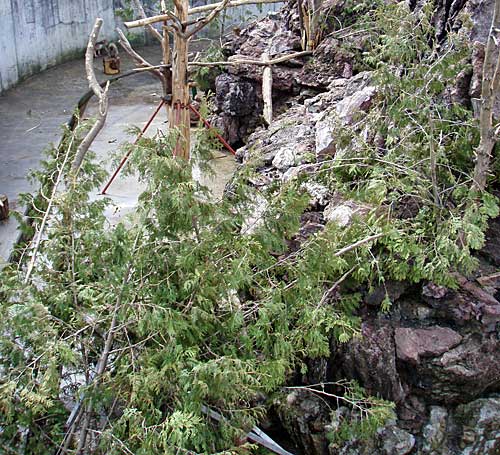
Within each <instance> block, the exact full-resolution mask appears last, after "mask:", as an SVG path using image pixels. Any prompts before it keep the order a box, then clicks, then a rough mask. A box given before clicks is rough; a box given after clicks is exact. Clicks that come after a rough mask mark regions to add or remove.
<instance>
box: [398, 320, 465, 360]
mask: <svg viewBox="0 0 500 455" xmlns="http://www.w3.org/2000/svg"><path fill="white" fill-rule="evenodd" d="M394 340H395V342H396V355H397V357H398V359H400V360H402V361H404V362H410V363H413V364H418V363H419V362H420V357H437V356H439V355H441V354H443V353H445V352H446V351H449V350H450V349H452V348H454V347H455V346H457V345H458V344H460V342H461V341H462V336H461V335H459V334H458V333H457V332H455V331H454V330H452V329H449V328H447V327H439V326H435V327H431V328H428V329H413V328H403V327H399V328H397V329H396V330H395V331H394Z"/></svg>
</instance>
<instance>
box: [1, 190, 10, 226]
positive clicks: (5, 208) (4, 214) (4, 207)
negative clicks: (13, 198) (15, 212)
mask: <svg viewBox="0 0 500 455" xmlns="http://www.w3.org/2000/svg"><path fill="white" fill-rule="evenodd" d="M7 218H9V199H8V198H7V196H6V195H5V194H0V221H4V220H6V219H7Z"/></svg>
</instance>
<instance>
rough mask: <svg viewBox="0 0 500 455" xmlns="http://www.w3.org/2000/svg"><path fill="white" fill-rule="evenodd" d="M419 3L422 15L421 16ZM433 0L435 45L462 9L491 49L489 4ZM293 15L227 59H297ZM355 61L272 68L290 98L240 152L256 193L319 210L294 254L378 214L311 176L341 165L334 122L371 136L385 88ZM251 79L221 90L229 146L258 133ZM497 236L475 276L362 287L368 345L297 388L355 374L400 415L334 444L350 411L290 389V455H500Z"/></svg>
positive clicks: (319, 56)
mask: <svg viewBox="0 0 500 455" xmlns="http://www.w3.org/2000/svg"><path fill="white" fill-rule="evenodd" d="M334 3H335V2H334ZM422 3H423V2H418V4H417V5H414V7H415V8H417V7H422ZM436 3H437V6H436V11H437V14H436V16H435V21H434V22H435V28H436V36H438V37H439V36H442V34H443V33H444V30H446V26H445V25H444V24H446V23H447V21H448V20H450V18H451V19H453V18H454V17H455V16H456V15H457V12H458V11H459V10H460V9H462V8H465V7H466V8H467V11H468V12H469V14H470V16H471V18H472V23H473V28H472V32H471V37H470V40H471V43H475V42H477V41H478V42H479V46H480V45H481V43H484V41H485V37H486V34H487V31H488V29H489V23H490V21H491V11H492V5H493V2H492V1H491V0H469V2H467V3H466V2H463V1H460V0H459V1H457V2H448V3H446V2H442V1H439V2H436ZM451 3H453V5H452V6H451V7H450V4H451ZM446 5H448V6H446ZM292 13H293V12H291V11H290V10H288V11H287V10H285V11H284V12H282V13H280V15H277V16H276V17H273V16H271V17H269V16H268V17H267V18H266V19H264V20H263V21H260V22H258V23H255V24H252V25H250V26H249V27H248V28H247V29H245V30H243V31H242V32H241V33H240V35H239V36H238V37H236V38H235V39H234V40H233V43H232V49H231V52H232V53H233V54H234V55H244V56H251V57H257V56H258V55H260V54H261V53H262V52H264V50H266V51H270V50H271V49H273V46H274V45H276V47H278V46H277V45H278V44H279V49H280V50H279V51H277V52H276V53H275V54H274V55H280V54H286V53H289V52H292V51H294V50H297V48H296V45H297V44H296V40H297V35H296V33H293V27H292V26H290V23H291V22H290V21H287V20H286V18H287V17H288V18H289V17H290V16H293V14H292ZM287 14H288V15H287ZM451 24H452V25H453V24H454V22H453V21H452V22H451ZM449 28H451V26H449ZM354 44H355V45H356V44H357V43H354ZM259 46H260V47H259ZM474 46H476V44H474ZM353 47H354V46H353ZM474 49H475V48H474ZM479 49H481V47H479ZM271 53H272V52H271ZM479 55H480V54H479V53H478V54H477V55H473V56H472V57H471V61H472V66H473V69H471V70H470V71H471V73H472V80H471V78H469V79H468V81H467V84H465V95H466V97H468V98H469V99H470V97H471V96H473V92H472V89H473V88H474V83H476V85H477V83H478V82H477V81H480V80H481V79H482V73H481V71H482V69H481V68H482V60H481V57H480V56H479ZM353 60H354V59H353V57H352V55H351V56H350V55H348V54H346V53H344V54H342V53H341V49H338V46H337V44H336V42H335V40H334V39H333V38H331V37H328V38H326V39H325V40H324V41H323V42H322V43H321V45H320V46H319V47H318V49H317V50H316V52H315V55H314V57H313V58H310V59H309V60H304V61H302V63H299V64H290V63H287V64H283V65H280V66H279V67H277V68H273V74H274V73H275V74H276V78H275V79H274V80H273V89H274V94H275V96H276V94H280V95H281V94H283V93H284V94H286V96H287V97H288V98H287V102H286V106H285V108H286V109H283V110H281V111H279V112H276V115H275V117H274V119H273V121H272V122H271V124H270V125H268V126H267V127H266V126H260V127H257V128H256V129H255V131H254V132H252V133H251V134H250V135H249V136H247V137H244V141H245V144H246V145H245V146H244V147H241V148H239V149H238V151H237V158H238V159H239V160H240V161H241V163H242V164H243V165H245V163H247V162H250V163H254V162H255V160H254V158H255V157H258V164H257V174H256V175H255V176H253V177H252V179H251V180H250V182H249V185H251V186H252V187H254V188H255V189H256V190H257V191H256V194H262V193H264V190H265V189H266V187H270V186H272V185H281V184H284V183H286V182H288V181H290V180H292V179H296V178H298V177H300V178H302V181H303V183H302V187H303V188H304V189H305V190H306V191H307V193H308V194H309V196H310V205H309V207H308V209H307V211H306V212H305V213H304V215H303V217H302V220H301V228H300V231H299V233H298V234H297V236H296V237H294V238H293V239H292V240H291V241H290V244H289V247H290V251H296V250H297V249H298V247H299V246H300V244H301V242H303V241H304V240H305V239H307V237H308V236H310V235H313V234H314V233H316V232H318V231H321V230H322V229H324V226H325V225H326V224H327V223H329V222H332V221H335V222H336V223H337V224H338V225H339V226H341V227H344V226H347V225H348V224H349V223H350V222H351V219H352V218H353V217H354V216H358V217H363V215H364V214H366V213H367V212H368V211H369V207H365V206H363V205H361V204H360V203H359V202H357V201H354V200H348V199H346V198H344V197H342V195H339V194H337V193H334V194H332V193H331V192H330V190H329V189H328V188H327V187H325V186H322V185H320V184H318V183H316V182H314V180H313V179H312V177H311V179H310V180H309V179H308V176H309V175H311V176H312V175H313V174H314V172H315V170H316V169H319V167H320V166H321V164H322V163H324V162H325V161H326V160H334V159H342V157H343V154H344V153H345V149H344V145H343V144H342V143H341V142H339V141H338V140H337V139H336V137H335V133H336V130H335V124H338V123H341V124H343V125H350V126H351V127H352V128H354V129H353V134H352V139H351V140H352V141H356V140H361V139H364V138H365V137H369V134H370V132H369V131H368V130H367V129H365V127H364V125H363V119H364V116H365V115H367V113H368V112H369V111H370V109H372V107H373V106H374V105H375V103H376V98H377V96H378V94H379V92H380V89H379V88H378V87H377V86H376V85H375V84H376V82H375V79H374V78H373V73H372V72H370V71H365V72H357V71H356V70H355V65H354V62H353ZM242 71H243V70H242V69H239V68H236V69H233V68H230V69H228V72H227V74H223V75H221V76H219V79H218V84H217V93H216V96H217V97H218V98H217V101H219V99H220V100H223V101H224V102H222V101H221V102H217V103H216V104H217V108H218V110H219V119H220V120H221V123H222V126H223V127H225V128H226V129H225V130H224V131H225V132H226V134H228V137H229V138H230V140H234V137H235V136H237V135H238V134H242V132H244V131H245V128H246V127H247V126H249V127H251V126H252V123H251V122H252V121H253V117H251V113H249V111H250V110H249V109H248V106H249V105H252V106H253V110H254V112H257V115H258V114H259V113H260V112H261V103H260V100H259V96H257V100H256V101H255V100H254V98H255V97H253V95H252V97H250V96H249V95H248V94H249V93H250V92H251V90H250V89H249V88H248V87H249V86H250V87H253V89H254V90H255V91H256V93H257V95H259V94H258V90H259V87H260V84H261V79H260V74H261V70H260V69H257V70H254V71H253V72H252V71H251V70H250V71H247V70H246V68H245V72H244V73H243V72H242ZM475 81H476V82H475ZM286 84H288V85H286ZM228 87H230V89H228ZM469 88H470V89H471V92H469ZM228 92H231V93H232V94H234V96H229V95H228ZM238 94H245V95H247V97H246V98H244V97H243V96H236V95H238ZM313 95H314V96H313ZM243 108H245V109H243ZM221 129H222V128H221ZM248 129H249V130H251V128H248ZM239 138H240V139H241V136H240V137H239ZM373 140H374V142H376V143H378V142H379V139H377V138H374V139H373ZM311 156H313V157H314V158H311ZM266 203H267V201H266V200H265V199H264V200H263V201H260V200H257V201H256V202H255V207H252V217H253V218H252V219H257V218H261V217H262V213H263V211H265V204H266ZM412 210H413V208H412V207H411V204H407V207H406V208H405V209H404V210H402V211H401V214H400V216H401V217H405V218H407V217H408V218H409V217H411V216H413V215H412V214H411V212H412ZM499 239H500V218H497V219H495V220H492V221H491V222H490V226H489V229H488V230H487V232H486V245H485V246H484V248H483V249H482V250H481V251H480V252H478V256H479V258H480V267H479V269H478V270H477V272H476V275H474V276H470V277H464V276H461V275H457V276H456V279H457V289H455V290H452V289H447V288H445V287H442V286H438V285H436V284H435V283H432V282H420V283H418V284H415V283H409V282H400V281H389V280H388V281H386V282H385V284H384V286H383V287H382V286H381V287H380V288H377V289H374V290H373V291H371V292H365V290H360V291H361V292H364V294H363V302H362V304H361V305H360V310H359V316H360V319H361V321H362V322H361V334H362V336H361V337H360V338H355V339H352V340H351V341H349V342H347V343H338V342H335V341H334V340H332V342H331V351H330V356H329V357H326V358H321V359H315V360H314V361H310V362H309V363H308V372H307V374H306V375H303V376H301V377H300V378H295V379H294V381H296V382H294V385H296V383H298V384H299V385H303V384H317V383H335V382H338V381H342V380H344V379H354V380H356V381H358V383H360V384H361V385H362V386H363V387H364V388H365V390H367V391H368V392H369V393H370V394H372V395H374V396H378V397H383V398H385V399H388V400H390V401H392V402H394V403H395V411H396V415H397V420H395V421H389V422H387V424H386V425H385V426H384V427H381V428H378V429H377V431H376V432H375V434H374V435H373V437H372V438H370V439H368V440H360V439H356V438H351V439H349V440H346V441H342V442H338V441H336V442H331V439H330V438H329V437H328V432H329V431H335V429H338V422H340V421H342V419H345V417H346V416H348V415H349V412H350V411H349V409H347V408H346V407H344V406H339V404H338V403H334V402H333V401H332V402H330V403H326V402H325V400H324V396H321V397H318V396H316V395H314V394H311V393H308V392H305V391H297V390H294V391H292V392H290V393H289V394H288V395H287V396H283V397H280V398H276V399H275V401H274V402H273V406H274V411H275V413H276V414H277V419H276V421H277V422H278V423H279V425H280V426H281V427H282V428H283V429H284V430H285V431H284V433H286V435H287V436H286V437H285V438H289V439H290V440H291V441H292V442H293V444H294V445H295V447H296V449H297V451H298V452H297V451H294V453H302V454H311V455H406V454H410V455H443V454H447V455H497V454H500V407H499V406H500V395H499V393H500V337H499V333H500V332H499V329H500V274H499V273H498V272H499V270H500V269H499V267H500V241H499ZM312 279H314V278H312ZM386 294H387V295H388V296H389V297H390V300H391V301H392V302H393V305H392V307H391V309H390V311H388V312H381V311H380V308H381V304H382V301H383V299H384V297H385V295H386ZM332 409H333V410H334V411H333V412H332ZM285 438H284V439H285Z"/></svg>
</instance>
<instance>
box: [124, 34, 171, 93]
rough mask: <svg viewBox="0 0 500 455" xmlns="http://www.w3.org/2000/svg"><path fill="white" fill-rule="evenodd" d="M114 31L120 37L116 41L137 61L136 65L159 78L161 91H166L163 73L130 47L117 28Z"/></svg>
mask: <svg viewBox="0 0 500 455" xmlns="http://www.w3.org/2000/svg"><path fill="white" fill-rule="evenodd" d="M116 33H118V37H119V38H120V39H119V40H118V42H119V43H120V45H121V47H122V48H123V49H124V51H125V52H126V53H127V54H128V55H130V57H131V58H132V59H133V60H135V61H136V62H137V63H138V65H139V66H140V67H141V68H140V69H145V70H148V71H150V72H151V74H152V75H153V76H155V77H156V78H157V79H159V80H160V82H161V85H162V87H163V92H164V93H166V89H167V81H166V79H165V75H164V74H163V73H162V72H161V71H160V70H159V69H157V68H155V67H154V66H153V65H151V63H149V62H148V61H147V60H146V59H145V58H144V57H142V56H141V55H140V54H138V53H137V52H136V51H135V50H134V49H133V48H132V45H131V44H130V42H129V40H128V39H127V37H126V36H125V34H124V33H123V32H122V31H121V30H120V29H119V28H117V29H116Z"/></svg>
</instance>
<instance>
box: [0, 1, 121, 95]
mask: <svg viewBox="0 0 500 455" xmlns="http://www.w3.org/2000/svg"><path fill="white" fill-rule="evenodd" d="M96 17H102V18H103V19H104V26H103V29H102V32H101V33H102V35H101V36H102V37H103V38H111V37H113V36H114V28H115V15H114V9H113V0H0V92H2V91H4V90H5V89H7V88H9V87H11V86H12V85H14V84H15V83H16V82H17V81H19V80H20V79H23V78H25V77H28V76H31V75H32V74H35V73H38V72H40V71H42V70H44V69H46V68H47V67H49V66H53V65H56V64H57V63H60V62H62V61H64V60H68V59H70V58H71V57H74V56H76V55H78V54H80V53H81V52H82V51H83V49H84V48H85V45H86V43H87V40H88V35H89V33H90V31H91V29H92V25H93V23H94V21H95V18H96Z"/></svg>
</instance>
